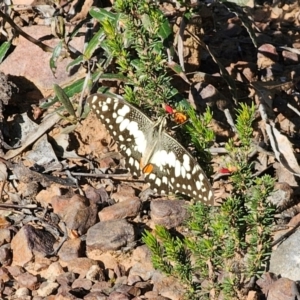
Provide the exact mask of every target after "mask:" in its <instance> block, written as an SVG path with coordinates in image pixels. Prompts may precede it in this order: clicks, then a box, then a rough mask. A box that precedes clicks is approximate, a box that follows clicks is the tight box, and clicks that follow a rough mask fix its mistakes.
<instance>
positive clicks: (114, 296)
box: [107, 292, 131, 300]
mask: <svg viewBox="0 0 300 300" xmlns="http://www.w3.org/2000/svg"><path fill="white" fill-rule="evenodd" d="M130 298H131V297H129V296H128V295H125V294H123V293H120V292H112V293H111V294H110V295H109V296H108V298H107V300H130Z"/></svg>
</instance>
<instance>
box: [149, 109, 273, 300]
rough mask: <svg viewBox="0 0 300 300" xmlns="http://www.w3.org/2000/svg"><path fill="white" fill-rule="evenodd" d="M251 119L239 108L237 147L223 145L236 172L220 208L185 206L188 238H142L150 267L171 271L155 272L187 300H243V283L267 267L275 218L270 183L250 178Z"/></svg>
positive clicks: (247, 111) (154, 235)
mask: <svg viewBox="0 0 300 300" xmlns="http://www.w3.org/2000/svg"><path fill="white" fill-rule="evenodd" d="M253 120H254V106H252V107H248V106H246V105H241V107H240V108H239V109H238V110H237V120H236V128H237V131H238V135H239V137H240V143H241V144H240V146H239V147H237V146H235V145H234V143H233V141H230V142H229V143H228V144H227V149H228V150H229V151H230V152H229V153H231V161H230V165H231V167H233V166H234V167H235V170H236V171H235V173H234V174H233V175H232V176H231V180H232V185H233V191H232V194H231V196H230V197H228V198H227V199H226V200H225V201H224V202H223V203H222V205H221V206H220V207H219V208H209V207H207V206H205V205H203V204H201V203H197V204H196V205H193V206H189V211H190V217H189V219H188V221H187V223H186V226H187V228H188V234H186V236H185V238H184V239H182V240H179V239H178V238H174V237H172V236H171V235H168V234H166V233H165V232H164V233H163V234H162V233H161V232H163V229H162V228H161V227H159V226H158V227H157V228H156V230H155V231H154V232H153V233H150V232H149V231H146V232H145V234H144V238H143V240H144V242H145V243H146V244H147V245H148V246H149V247H150V249H151V251H152V253H153V257H155V260H156V264H155V266H156V267H158V268H159V265H167V266H169V265H172V266H173V268H160V269H161V270H162V271H164V272H165V273H167V274H170V275H173V276H176V277H177V278H179V279H180V280H181V281H182V282H183V283H184V284H185V285H186V286H187V289H186V291H187V292H186V295H187V299H217V298H218V296H219V295H222V297H223V299H243V297H244V296H245V294H246V293H247V291H248V289H249V286H248V287H247V284H248V283H249V282H250V281H251V279H252V278H253V277H258V276H259V275H260V274H261V273H262V272H263V271H264V270H265V268H266V263H267V262H268V259H269V255H270V248H271V226H272V223H273V217H274V213H275V208H274V207H273V206H272V205H271V204H270V203H269V201H268V197H269V196H270V194H271V193H272V191H273V187H274V180H273V179H272V178H271V177H270V176H269V175H264V176H262V177H256V178H253V177H252V172H251V168H252V165H251V163H249V161H248V160H249V159H248V154H249V153H250V151H251V138H252V129H251V128H252V127H251V125H252V122H253ZM153 245H156V247H153ZM170 248H172V249H171V250H170ZM157 249H159V251H157ZM170 254H171V255H170ZM183 265H185V266H186V267H185V268H182V266H183ZM250 288H251V287H250Z"/></svg>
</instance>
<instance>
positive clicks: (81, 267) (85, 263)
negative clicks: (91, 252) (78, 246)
mask: <svg viewBox="0 0 300 300" xmlns="http://www.w3.org/2000/svg"><path fill="white" fill-rule="evenodd" d="M60 263H61V265H62V267H67V268H68V270H69V271H70V272H74V273H75V274H79V277H80V278H84V277H85V276H86V273H87V272H88V270H89V269H90V268H91V266H93V265H97V262H96V261H94V260H92V259H89V258H87V257H78V258H76V259H73V260H71V261H68V262H64V261H60Z"/></svg>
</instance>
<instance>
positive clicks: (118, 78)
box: [99, 73, 129, 83]
mask: <svg viewBox="0 0 300 300" xmlns="http://www.w3.org/2000/svg"><path fill="white" fill-rule="evenodd" d="M99 78H100V79H105V81H121V82H125V83H127V82H129V79H128V77H127V76H124V75H123V74H113V73H103V74H101V75H100V77H99Z"/></svg>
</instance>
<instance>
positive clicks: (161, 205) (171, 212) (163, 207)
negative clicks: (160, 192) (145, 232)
mask: <svg viewBox="0 0 300 300" xmlns="http://www.w3.org/2000/svg"><path fill="white" fill-rule="evenodd" d="M185 205H186V204H185V203H184V201H181V200H155V201H151V204H150V209H151V220H152V221H153V223H154V225H162V226H165V227H166V228H168V229H169V228H172V227H177V226H179V225H180V224H182V222H183V221H184V220H185V219H186V218H187V216H188V214H187V209H186V207H185Z"/></svg>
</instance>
